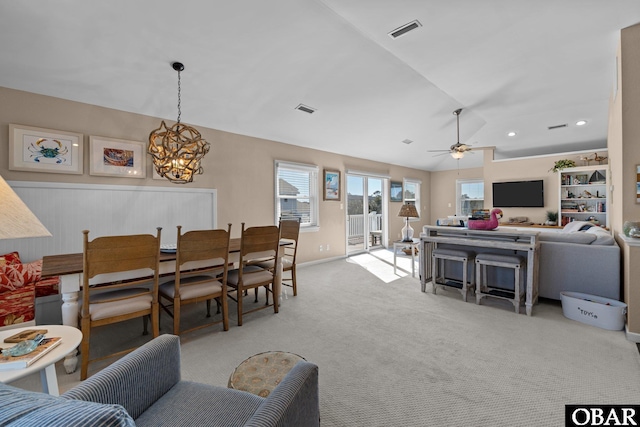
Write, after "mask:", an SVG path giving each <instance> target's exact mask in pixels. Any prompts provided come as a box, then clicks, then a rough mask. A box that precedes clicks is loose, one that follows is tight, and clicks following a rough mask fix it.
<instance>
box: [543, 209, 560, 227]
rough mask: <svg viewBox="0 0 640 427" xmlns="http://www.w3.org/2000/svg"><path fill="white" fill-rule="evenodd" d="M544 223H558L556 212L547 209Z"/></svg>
mask: <svg viewBox="0 0 640 427" xmlns="http://www.w3.org/2000/svg"><path fill="white" fill-rule="evenodd" d="M545 224H546V225H558V212H554V211H547V222H545Z"/></svg>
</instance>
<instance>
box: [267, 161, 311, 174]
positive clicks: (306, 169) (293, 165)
mask: <svg viewBox="0 0 640 427" xmlns="http://www.w3.org/2000/svg"><path fill="white" fill-rule="evenodd" d="M274 164H275V168H276V169H277V168H278V166H280V164H283V165H286V167H287V169H293V170H300V171H304V172H316V173H317V172H318V166H317V165H309V164H306V163H296V162H288V161H286V160H276V161H275V162H274Z"/></svg>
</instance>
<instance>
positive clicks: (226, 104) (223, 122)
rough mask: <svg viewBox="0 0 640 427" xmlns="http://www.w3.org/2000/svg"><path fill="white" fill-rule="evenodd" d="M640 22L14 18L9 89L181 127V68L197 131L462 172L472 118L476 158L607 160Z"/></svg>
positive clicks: (257, 8) (626, 6) (428, 15)
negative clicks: (614, 99)
mask: <svg viewBox="0 0 640 427" xmlns="http://www.w3.org/2000/svg"><path fill="white" fill-rule="evenodd" d="M416 19H417V20H419V21H420V23H421V24H422V27H420V28H418V29H416V30H414V31H412V32H409V33H407V34H406V35H404V36H402V37H400V38H398V39H395V40H393V39H392V38H391V37H389V36H388V35H387V33H389V32H390V31H392V30H394V29H396V28H398V27H400V26H402V25H404V24H406V23H408V22H410V21H413V20H416ZM639 22H640V1H638V0H538V1H531V0H484V1H478V0H437V1H436V0H269V1H265V0H233V1H221V0H181V1H179V2H178V1H171V0H110V1H97V0H57V1H50V0H28V1H15V0H0V58H2V59H0V86H4V87H8V88H13V89H19V90H25V91H29V92H34V93H39V94H45V95H50V96H55V97H59V98H65V99H70V100H74V101H80V102H85V103H90V104H95V105H100V106H104V107H109V108H115V109H118V110H124V111H130V112H135V113H141V114H146V115H150V116H157V117H162V118H166V119H169V120H170V121H171V122H173V121H175V120H176V118H177V80H178V79H177V73H176V72H175V71H174V70H173V69H172V68H171V63H172V62H174V61H180V62H183V63H184V64H185V71H184V72H182V73H181V80H182V117H181V119H182V121H184V122H186V123H189V124H192V125H195V126H196V127H197V126H204V127H209V128H215V129H221V130H225V131H229V132H233V133H238V134H244V135H251V136H255V137H260V138H265V139H271V140H275V141H280V142H285V143H288V144H294V145H300V146H304V147H312V148H317V149H321V150H325V151H330V152H335V153H340V154H345V155H350V156H355V157H360V158H366V159H371V160H377V161H381V162H385V163H393V164H399V165H404V166H409V167H413V168H418V169H425V170H442V169H452V168H455V167H456V166H457V164H456V161H455V160H454V159H452V158H451V157H450V156H448V155H446V154H445V155H441V156H435V157H434V154H436V153H430V152H428V150H439V149H448V148H449V146H450V145H452V144H454V143H455V142H456V125H455V116H454V115H453V114H452V112H453V111H454V110H455V109H457V108H463V111H462V114H461V115H460V142H463V143H468V144H473V145H474V146H495V147H496V157H498V158H508V157H518V156H522V155H535V154H548V153H555V152H566V151H573V150H583V149H584V150H591V149H594V150H595V149H598V148H602V147H605V146H606V135H607V120H608V105H609V99H610V97H611V95H612V93H613V91H614V87H615V84H616V83H615V69H616V48H617V43H618V37H619V31H620V29H622V28H624V27H627V26H630V25H634V24H636V23H639ZM300 103H302V104H305V105H307V106H310V107H313V108H315V109H317V111H316V112H315V113H314V114H311V115H309V114H306V113H303V112H300V111H297V110H296V109H295V107H296V106H297V105H298V104H300ZM579 119H584V120H587V121H588V123H587V125H586V126H582V127H577V126H575V122H576V121H577V120H579ZM565 123H566V124H568V127H566V128H562V129H557V130H548V127H549V126H555V125H559V124H565ZM69 130H72V129H69ZM512 130H513V131H516V132H517V133H518V134H517V136H516V137H512V138H509V137H507V135H506V134H507V132H508V131H512ZM406 139H409V140H412V141H413V143H412V144H410V145H407V144H404V143H403V142H402V141H403V140H406ZM209 142H211V143H212V145H213V149H214V150H215V141H209ZM481 159H482V155H481V154H477V153H476V154H467V155H466V156H465V157H464V158H463V159H462V160H460V167H474V166H480V165H481Z"/></svg>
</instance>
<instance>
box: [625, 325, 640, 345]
mask: <svg viewBox="0 0 640 427" xmlns="http://www.w3.org/2000/svg"><path fill="white" fill-rule="evenodd" d="M624 333H625V335H626V337H627V339H628V340H629V341H631V342H637V343H640V334H638V333H636V332H629V325H624Z"/></svg>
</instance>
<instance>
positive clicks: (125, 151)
mask: <svg viewBox="0 0 640 427" xmlns="http://www.w3.org/2000/svg"><path fill="white" fill-rule="evenodd" d="M89 149H90V155H89V157H90V159H91V161H90V163H89V174H90V175H99V176H116V177H121V178H146V176H147V150H146V144H145V143H144V142H138V141H127V140H124V139H114V138H105V137H102V136H90V137H89Z"/></svg>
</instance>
